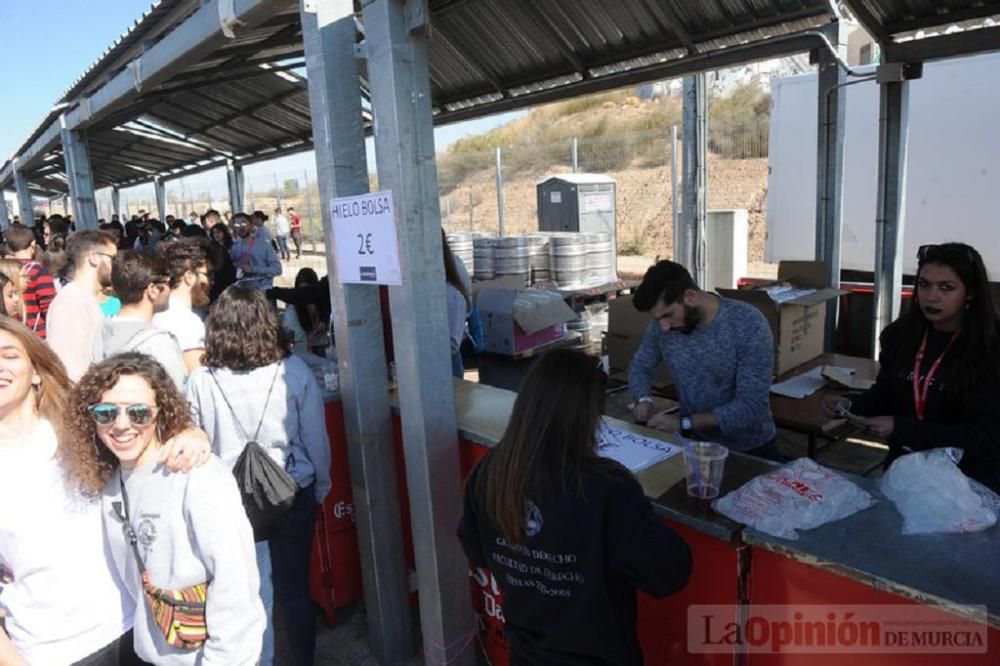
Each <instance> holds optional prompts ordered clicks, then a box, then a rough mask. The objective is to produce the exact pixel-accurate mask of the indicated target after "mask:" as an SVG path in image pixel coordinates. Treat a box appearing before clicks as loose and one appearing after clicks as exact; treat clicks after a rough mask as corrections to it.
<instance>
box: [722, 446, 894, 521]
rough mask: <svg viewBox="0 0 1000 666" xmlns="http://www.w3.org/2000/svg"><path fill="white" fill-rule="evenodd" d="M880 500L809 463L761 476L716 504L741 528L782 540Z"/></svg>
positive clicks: (796, 463) (806, 460)
mask: <svg viewBox="0 0 1000 666" xmlns="http://www.w3.org/2000/svg"><path fill="white" fill-rule="evenodd" d="M874 503H875V500H874V499H873V498H872V496H871V495H869V494H868V493H867V492H865V491H864V490H862V489H861V488H860V487H859V486H857V485H856V484H854V483H852V482H850V481H848V480H847V479H845V478H844V477H842V476H840V475H839V474H837V473H836V472H834V471H833V470H830V469H827V468H826V467H823V466H822V465H819V464H817V463H816V462H814V461H813V460H810V459H809V458H799V459H798V460H796V461H794V462H791V463H789V464H787V465H785V466H784V467H782V468H781V469H778V470H775V471H773V472H771V473H770V474H765V475H763V476H758V477H756V478H755V479H752V480H750V481H749V482H747V483H745V484H744V485H743V486H742V487H740V488H739V489H737V490H734V491H733V492H731V493H729V494H728V495H726V496H725V497H721V498H719V499H717V500H715V501H714V502H713V503H712V508H714V509H715V510H716V511H718V512H719V513H721V514H722V515H724V516H726V517H727V518H730V519H732V520H735V521H736V522H738V523H742V524H744V525H749V526H750V527H753V528H754V529H757V530H760V531H761V532H766V533H768V534H771V535H773V536H776V537H781V538H782V539H798V538H799V535H798V533H797V532H796V530H800V529H806V530H807V529H812V528H814V527H819V526H820V525H824V524H826V523H832V522H833V521H835V520H840V519H841V518H846V517H847V516H850V515H851V514H853V513H857V512H858V511H861V510H862V509H867V508H868V507H870V506H871V505H872V504H874Z"/></svg>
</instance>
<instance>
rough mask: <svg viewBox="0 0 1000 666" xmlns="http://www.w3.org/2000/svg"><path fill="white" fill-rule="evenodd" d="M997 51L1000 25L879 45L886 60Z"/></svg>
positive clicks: (998, 49) (922, 59)
mask: <svg viewBox="0 0 1000 666" xmlns="http://www.w3.org/2000/svg"><path fill="white" fill-rule="evenodd" d="M994 51H1000V26H993V27H990V28H977V29H975V30H965V31H963V32H953V33H950V34H947V35H937V36H935V37H925V38H923V39H911V40H910V41H908V42H894V43H892V44H889V45H887V46H884V47H883V48H882V54H883V59H884V60H885V61H886V62H889V61H892V62H926V61H928V60H940V59H942V58H954V57H958V56H965V55H974V54H981V53H990V52H994Z"/></svg>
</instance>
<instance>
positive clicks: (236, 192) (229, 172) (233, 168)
mask: <svg viewBox="0 0 1000 666" xmlns="http://www.w3.org/2000/svg"><path fill="white" fill-rule="evenodd" d="M226 183H227V185H228V186H229V212H231V213H233V214H234V215H235V214H236V213H242V212H243V207H244V206H245V205H246V204H245V203H244V202H245V201H246V198H245V197H244V194H243V192H244V180H243V165H242V164H236V163H235V162H233V161H232V160H229V161H228V162H226ZM331 247H332V246H331Z"/></svg>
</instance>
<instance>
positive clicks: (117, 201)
mask: <svg viewBox="0 0 1000 666" xmlns="http://www.w3.org/2000/svg"><path fill="white" fill-rule="evenodd" d="M111 214H112V215H117V216H118V219H119V220H120V219H122V192H121V190H119V189H118V188H117V187H116V186H114V185H112V186H111Z"/></svg>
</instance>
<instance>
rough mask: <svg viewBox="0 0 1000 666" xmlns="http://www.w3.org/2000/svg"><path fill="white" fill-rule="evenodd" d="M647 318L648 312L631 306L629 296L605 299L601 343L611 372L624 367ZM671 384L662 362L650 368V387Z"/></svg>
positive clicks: (625, 367) (638, 342)
mask: <svg viewBox="0 0 1000 666" xmlns="http://www.w3.org/2000/svg"><path fill="white" fill-rule="evenodd" d="M651 321H652V319H650V318H649V313H648V312H639V311H638V310H636V309H635V306H634V305H632V296H631V295H627V296H619V297H618V298H615V299H613V300H611V301H609V302H608V334H607V336H605V338H604V343H605V349H606V350H607V352H608V366H609V367H610V369H611V374H612V375H613V374H615V373H617V372H625V371H627V370H628V365H629V363H631V362H632V357H633V356H635V352H636V350H637V349H639V345H640V344H641V343H642V338H643V336H645V335H646V329H647V328H649V323H650V322H651ZM626 379H627V377H626ZM673 383H674V382H673V379H672V378H671V377H670V370H668V369H667V365H666V363H661V364H660V365H659V366H657V368H656V370H654V371H653V387H654V388H657V389H663V388H666V387H668V386H670V385H671V384H673Z"/></svg>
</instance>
